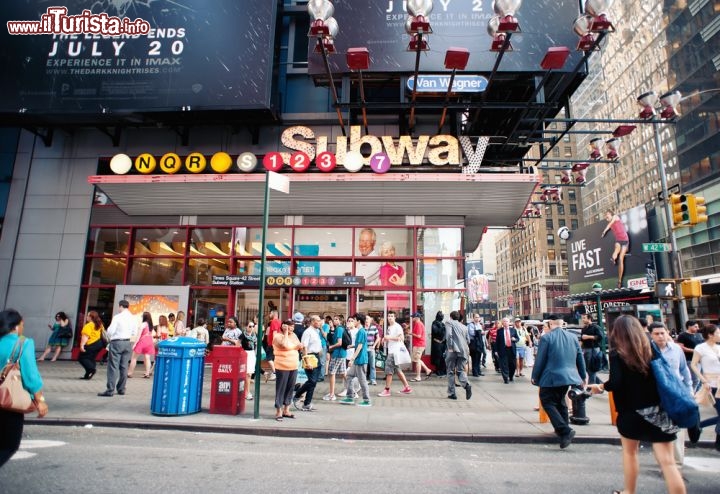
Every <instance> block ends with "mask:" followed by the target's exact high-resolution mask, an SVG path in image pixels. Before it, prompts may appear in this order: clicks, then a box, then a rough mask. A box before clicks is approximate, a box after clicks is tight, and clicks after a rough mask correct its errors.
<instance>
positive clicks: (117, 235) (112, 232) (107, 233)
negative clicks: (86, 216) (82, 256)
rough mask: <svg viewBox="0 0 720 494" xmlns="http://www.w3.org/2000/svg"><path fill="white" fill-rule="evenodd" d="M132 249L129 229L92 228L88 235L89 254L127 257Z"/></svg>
mask: <svg viewBox="0 0 720 494" xmlns="http://www.w3.org/2000/svg"><path fill="white" fill-rule="evenodd" d="M129 249H130V230H129V229H127V228H91V229H90V234H89V235H88V245H87V252H88V254H97V255H105V256H126V255H128V253H129Z"/></svg>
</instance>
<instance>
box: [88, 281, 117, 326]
mask: <svg viewBox="0 0 720 494" xmlns="http://www.w3.org/2000/svg"><path fill="white" fill-rule="evenodd" d="M85 295H86V296H85V298H84V299H85V300H86V305H85V312H84V314H85V315H87V313H88V312H89V311H91V310H94V311H97V313H98V314H99V315H100V319H102V321H103V323H104V324H105V327H108V326H109V325H110V321H112V317H113V315H114V312H113V310H114V305H115V288H87V289H86V290H85Z"/></svg>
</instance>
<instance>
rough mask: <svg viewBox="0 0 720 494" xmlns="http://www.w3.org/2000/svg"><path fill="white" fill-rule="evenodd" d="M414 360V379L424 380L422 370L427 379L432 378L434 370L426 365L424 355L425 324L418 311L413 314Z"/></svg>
mask: <svg viewBox="0 0 720 494" xmlns="http://www.w3.org/2000/svg"><path fill="white" fill-rule="evenodd" d="M411 334H412V362H413V367H414V368H415V379H411V380H412V381H416V382H417V381H422V378H421V377H420V371H421V370H422V371H424V372H425V379H430V375H431V374H432V372H431V371H430V369H428V366H427V365H425V362H423V360H422V356H423V355H424V354H425V336H426V335H425V325H424V324H423V322H422V314H421V313H419V312H416V313H414V314H413V315H412V330H411Z"/></svg>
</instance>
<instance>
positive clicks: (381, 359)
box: [375, 350, 387, 369]
mask: <svg viewBox="0 0 720 494" xmlns="http://www.w3.org/2000/svg"><path fill="white" fill-rule="evenodd" d="M386 360H387V357H386V356H385V353H384V352H382V351H380V350H378V351H377V352H375V368H376V369H384V368H385V361H386Z"/></svg>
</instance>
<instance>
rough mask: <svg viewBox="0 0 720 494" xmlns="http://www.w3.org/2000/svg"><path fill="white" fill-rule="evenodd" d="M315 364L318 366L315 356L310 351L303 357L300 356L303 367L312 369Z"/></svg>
mask: <svg viewBox="0 0 720 494" xmlns="http://www.w3.org/2000/svg"><path fill="white" fill-rule="evenodd" d="M317 366H318V358H317V356H315V355H313V354H312V353H308V354H307V355H303V358H302V367H303V369H307V370H312V369H315V368H316V367H317Z"/></svg>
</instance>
